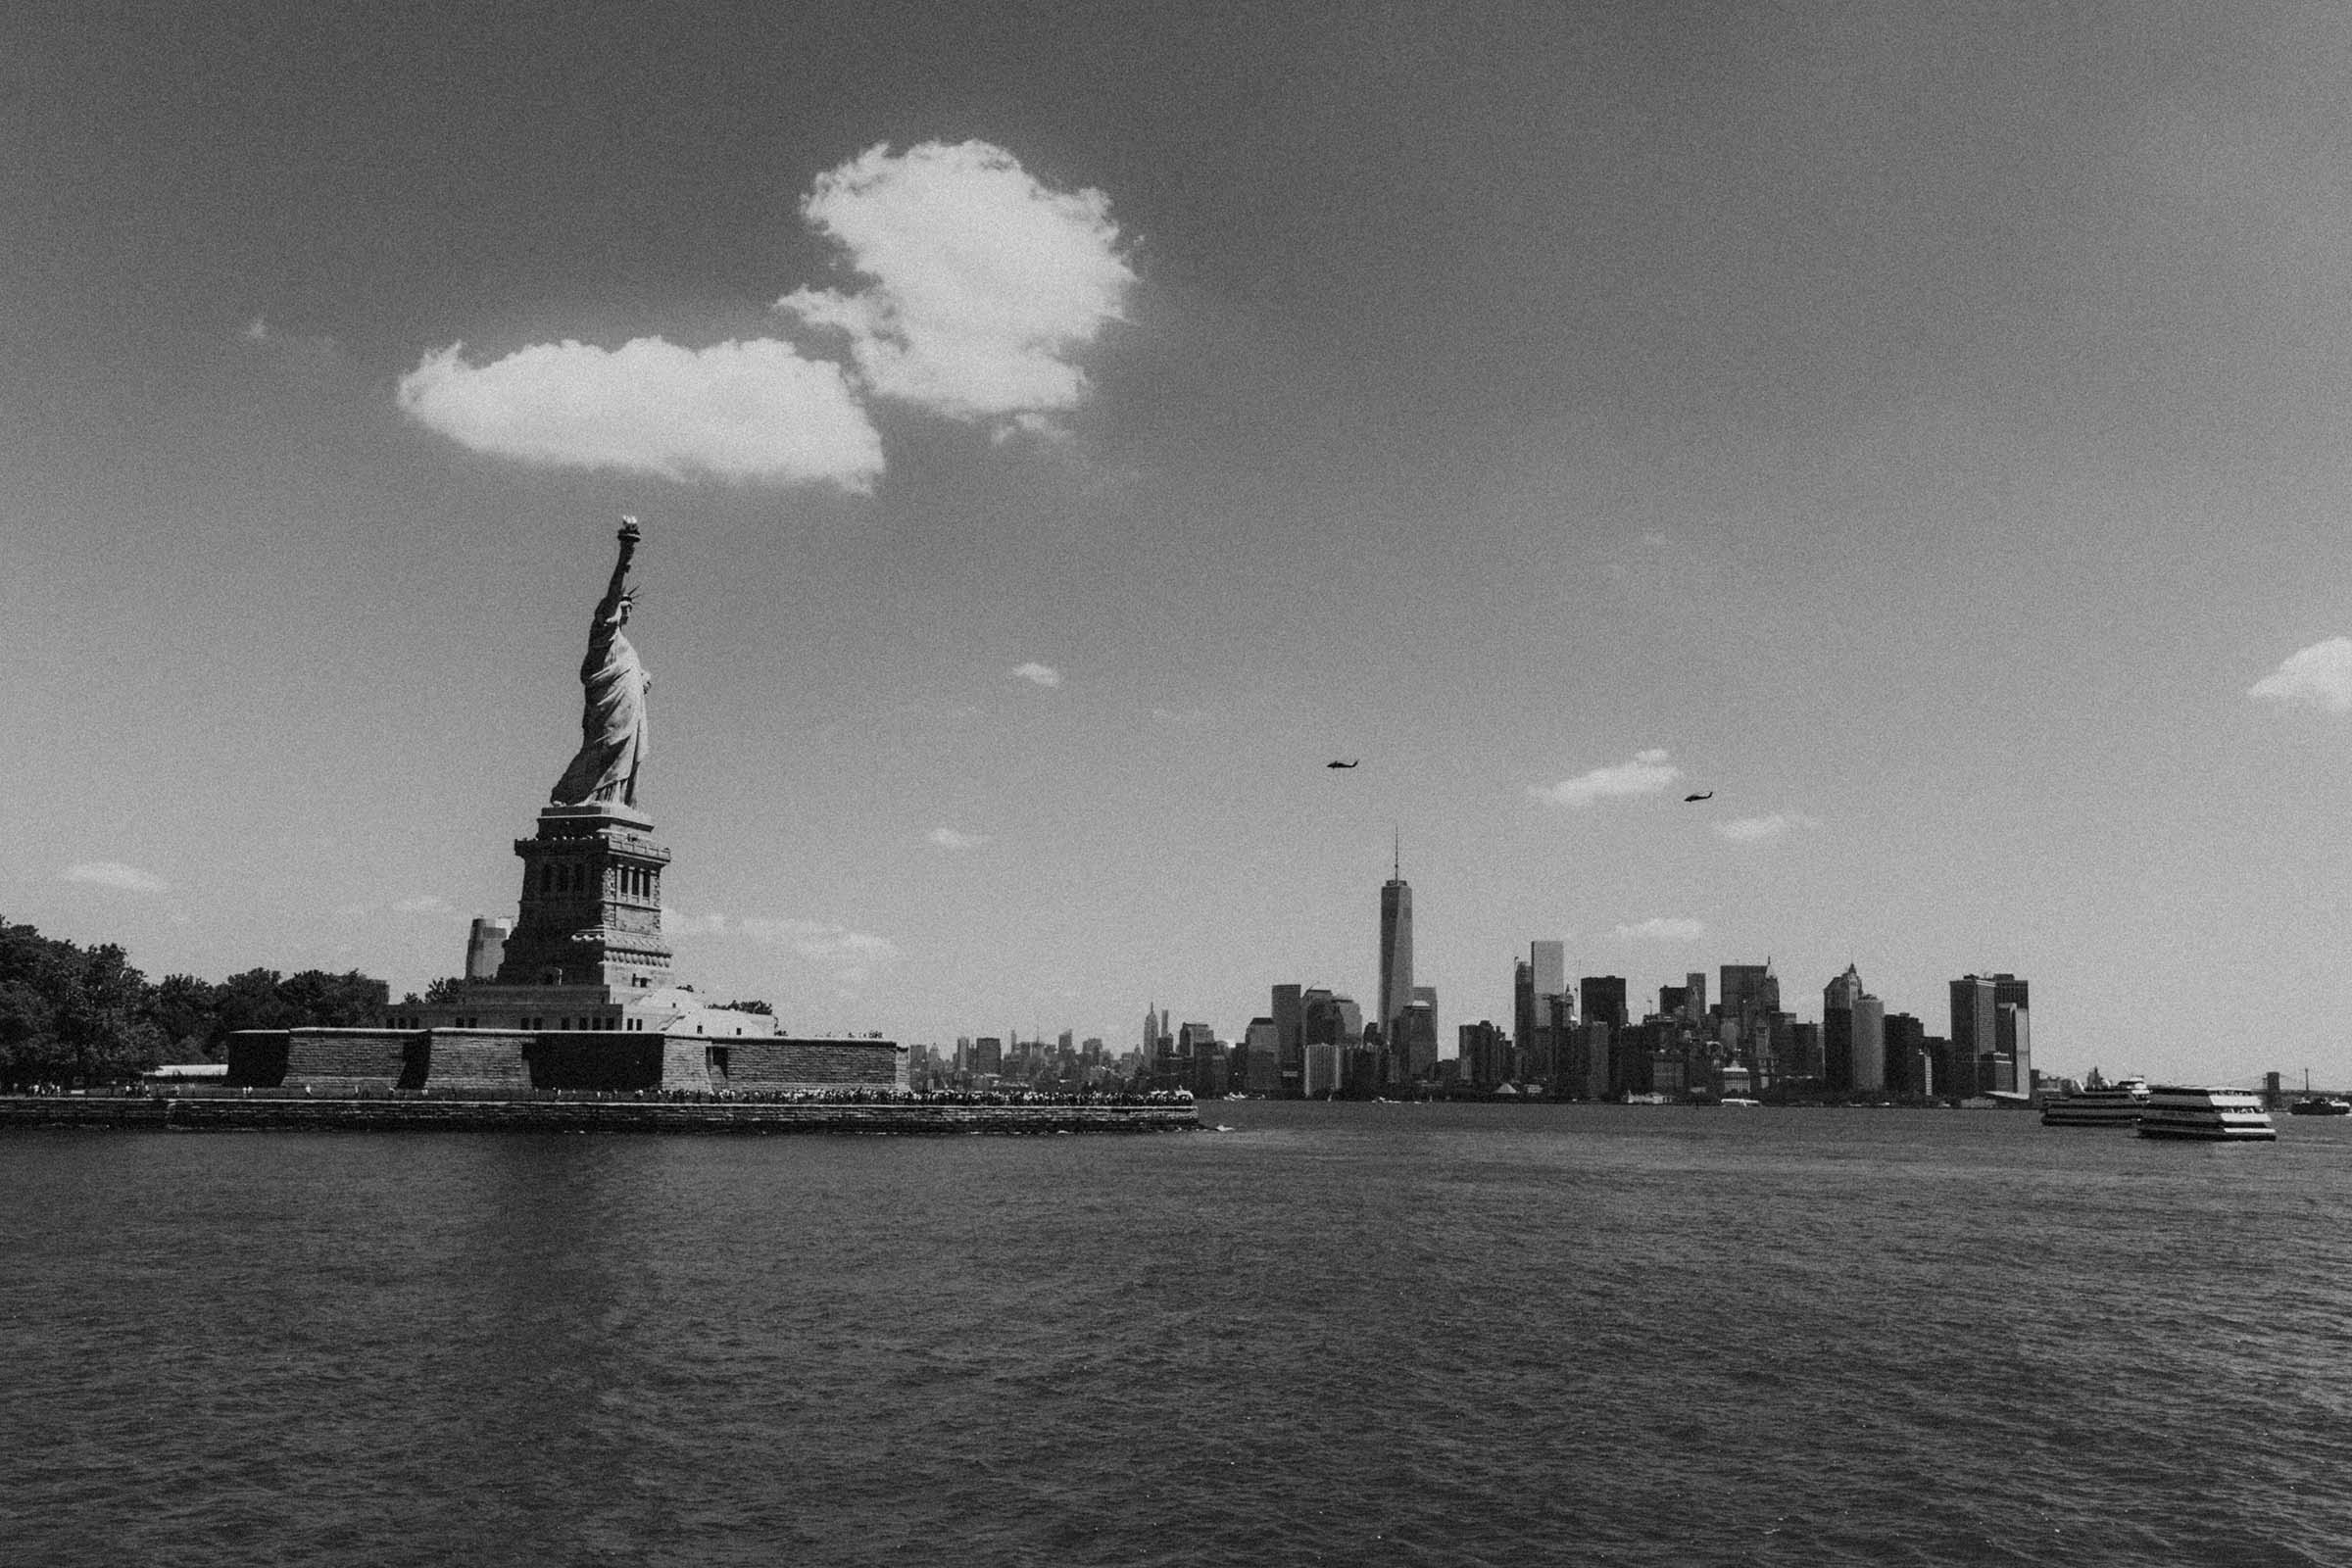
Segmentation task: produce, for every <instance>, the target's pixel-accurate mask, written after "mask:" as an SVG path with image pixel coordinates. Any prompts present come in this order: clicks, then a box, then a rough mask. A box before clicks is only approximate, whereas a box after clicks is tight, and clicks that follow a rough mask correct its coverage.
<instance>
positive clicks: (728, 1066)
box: [711, 1040, 907, 1093]
mask: <svg viewBox="0 0 2352 1568" xmlns="http://www.w3.org/2000/svg"><path fill="white" fill-rule="evenodd" d="M711 1087H712V1088H713V1089H732V1090H737V1091H743V1092H751V1093H758V1092H760V1091H764V1090H785V1089H904V1088H906V1087H907V1048H906V1047H904V1046H901V1045H897V1044H894V1043H893V1042H891V1041H887V1040H729V1041H726V1042H725V1043H723V1044H719V1043H713V1044H712V1045H711Z"/></svg>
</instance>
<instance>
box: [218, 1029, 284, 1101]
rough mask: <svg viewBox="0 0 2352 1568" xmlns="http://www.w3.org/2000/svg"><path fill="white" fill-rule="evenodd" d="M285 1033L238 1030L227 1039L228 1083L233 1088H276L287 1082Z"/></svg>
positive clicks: (271, 1030)
mask: <svg viewBox="0 0 2352 1568" xmlns="http://www.w3.org/2000/svg"><path fill="white" fill-rule="evenodd" d="M286 1044H287V1040H286V1031H285V1030H283V1029H240V1030H238V1031H237V1032H236V1033H235V1034H233V1035H230V1036H229V1037H228V1082H229V1086H230V1087H231V1088H235V1089H275V1088H276V1087H277V1086H278V1085H279V1084H282V1083H284V1082H285V1081H286Z"/></svg>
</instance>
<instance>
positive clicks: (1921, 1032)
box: [1886, 1012, 1936, 1095]
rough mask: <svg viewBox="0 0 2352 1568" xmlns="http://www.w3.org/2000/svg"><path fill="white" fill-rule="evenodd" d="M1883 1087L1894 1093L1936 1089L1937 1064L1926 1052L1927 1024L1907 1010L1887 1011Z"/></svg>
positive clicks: (1927, 1091)
mask: <svg viewBox="0 0 2352 1568" xmlns="http://www.w3.org/2000/svg"><path fill="white" fill-rule="evenodd" d="M1886 1030H1887V1088H1888V1089H1890V1090H1892V1091H1894V1092H1895V1093H1896V1094H1902V1095H1932V1094H1934V1093H1935V1092H1936V1088H1935V1085H1936V1064H1935V1060H1934V1058H1933V1057H1931V1056H1930V1055H1929V1054H1928V1033H1927V1026H1926V1025H1924V1024H1922V1023H1921V1022H1920V1021H1919V1020H1918V1019H1917V1018H1914V1017H1913V1016H1911V1014H1909V1013H1907V1012H1890V1013H1888V1014H1887V1023H1886Z"/></svg>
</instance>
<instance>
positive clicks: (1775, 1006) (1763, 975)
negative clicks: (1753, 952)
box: [1718, 963, 1781, 1019]
mask: <svg viewBox="0 0 2352 1568" xmlns="http://www.w3.org/2000/svg"><path fill="white" fill-rule="evenodd" d="M1718 972H1719V973H1720V975H1721V977H1722V985H1721V987H1720V991H1721V994H1722V1001H1721V1002H1720V1003H1719V1004H1718V1005H1719V1006H1720V1007H1721V1008H1722V1009H1723V1015H1724V1016H1725V1017H1726V1018H1734V1019H1744V1018H1748V1017H1763V1016H1766V1015H1769V1014H1771V1013H1775V1012H1778V1011H1780V1010H1781V983H1780V981H1779V980H1778V979H1776V978H1775V977H1774V976H1773V972H1772V965H1771V964H1770V963H1727V964H1725V965H1723V966H1722V968H1721V969H1720V971H1718Z"/></svg>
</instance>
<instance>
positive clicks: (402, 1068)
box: [228, 1029, 427, 1096]
mask: <svg viewBox="0 0 2352 1568" xmlns="http://www.w3.org/2000/svg"><path fill="white" fill-rule="evenodd" d="M426 1038H427V1037H426V1036H425V1035H424V1034H422V1033H420V1032H418V1031H416V1030H410V1029H286V1030H278V1029H249V1030H242V1031H240V1032H238V1033H236V1034H233V1035H230V1036H229V1037H228V1082H229V1083H230V1085H231V1086H233V1087H236V1088H252V1089H290V1090H294V1091H297V1092H299V1093H308V1094H314V1095H327V1096H341V1095H354V1094H388V1093H390V1092H391V1091H392V1090H395V1089H417V1088H421V1087H422V1086H423V1084H424V1080H425V1064H426V1045H425V1041H426Z"/></svg>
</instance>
